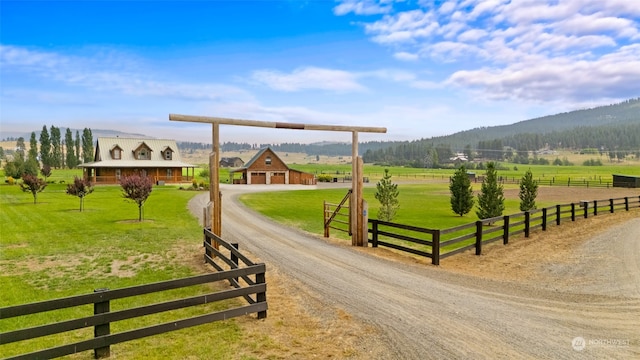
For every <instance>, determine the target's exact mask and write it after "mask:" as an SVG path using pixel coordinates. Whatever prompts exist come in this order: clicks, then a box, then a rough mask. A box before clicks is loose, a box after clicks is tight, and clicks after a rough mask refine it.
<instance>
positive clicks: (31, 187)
mask: <svg viewBox="0 0 640 360" xmlns="http://www.w3.org/2000/svg"><path fill="white" fill-rule="evenodd" d="M46 187H47V182H46V181H44V180H42V179H40V178H39V177H37V176H35V175H31V174H25V175H24V176H22V182H21V183H20V188H21V189H22V191H24V192H30V193H31V194H32V195H33V203H34V204H35V203H37V199H38V193H39V192H42V190H44V188H46Z"/></svg>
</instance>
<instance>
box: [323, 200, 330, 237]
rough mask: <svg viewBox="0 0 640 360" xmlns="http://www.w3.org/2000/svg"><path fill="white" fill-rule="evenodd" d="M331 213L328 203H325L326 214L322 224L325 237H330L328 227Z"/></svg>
mask: <svg viewBox="0 0 640 360" xmlns="http://www.w3.org/2000/svg"><path fill="white" fill-rule="evenodd" d="M328 212H329V206H328V205H327V201H326V200H325V201H324V213H323V215H322V223H323V224H324V237H326V238H328V237H329V226H327V213H328Z"/></svg>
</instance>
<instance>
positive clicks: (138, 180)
mask: <svg viewBox="0 0 640 360" xmlns="http://www.w3.org/2000/svg"><path fill="white" fill-rule="evenodd" d="M120 186H122V192H123V196H124V197H125V199H129V200H131V201H133V202H135V203H136V204H138V221H142V210H143V206H144V203H145V201H147V198H148V197H149V195H150V194H151V190H152V189H153V181H152V180H151V178H150V177H148V176H141V175H138V174H133V175H129V176H123V177H122V178H121V179H120Z"/></svg>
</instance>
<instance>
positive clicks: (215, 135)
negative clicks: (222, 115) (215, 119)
mask: <svg viewBox="0 0 640 360" xmlns="http://www.w3.org/2000/svg"><path fill="white" fill-rule="evenodd" d="M211 140H212V142H213V143H212V146H211V147H212V152H211V156H210V157H209V177H210V183H209V201H211V204H212V208H211V232H212V233H214V234H216V235H218V236H220V237H221V236H222V195H221V194H220V170H219V163H220V124H218V123H213V124H211ZM216 245H218V244H216ZM217 248H218V247H217V246H216V249H217Z"/></svg>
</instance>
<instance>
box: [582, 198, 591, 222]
mask: <svg viewBox="0 0 640 360" xmlns="http://www.w3.org/2000/svg"><path fill="white" fill-rule="evenodd" d="M582 204H584V218H585V219H586V218H588V217H589V202H588V201H585V202H583V203H582Z"/></svg>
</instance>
